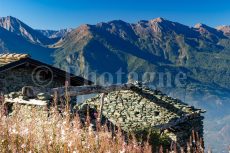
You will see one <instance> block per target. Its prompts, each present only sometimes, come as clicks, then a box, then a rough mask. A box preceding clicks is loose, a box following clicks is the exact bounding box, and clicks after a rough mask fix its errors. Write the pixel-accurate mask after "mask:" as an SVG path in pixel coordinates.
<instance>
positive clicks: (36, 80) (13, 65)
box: [0, 54, 92, 94]
mask: <svg viewBox="0 0 230 153" xmlns="http://www.w3.org/2000/svg"><path fill="white" fill-rule="evenodd" d="M67 80H68V82H69V85H72V86H82V85H89V84H92V82H90V81H88V80H86V79H84V78H82V77H79V76H74V75H73V74H69V73H67V72H65V71H63V70H60V69H58V68H55V67H53V66H50V65H48V64H45V63H42V62H40V61H37V60H34V59H32V58H31V57H30V56H29V55H27V54H0V92H1V93H4V94H8V93H10V92H15V91H20V90H21V89H22V87H24V86H34V87H44V88H55V87H60V86H64V85H65V82H66V81H67Z"/></svg>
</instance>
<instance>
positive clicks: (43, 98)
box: [37, 93, 52, 100]
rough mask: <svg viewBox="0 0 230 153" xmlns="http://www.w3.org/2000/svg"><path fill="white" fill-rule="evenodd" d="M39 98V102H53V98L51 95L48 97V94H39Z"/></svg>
mask: <svg viewBox="0 0 230 153" xmlns="http://www.w3.org/2000/svg"><path fill="white" fill-rule="evenodd" d="M37 98H38V99H39V100H51V99H52V96H51V95H48V94H46V93H39V94H38V95H37Z"/></svg>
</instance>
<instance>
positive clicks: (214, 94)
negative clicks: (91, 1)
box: [0, 16, 230, 149]
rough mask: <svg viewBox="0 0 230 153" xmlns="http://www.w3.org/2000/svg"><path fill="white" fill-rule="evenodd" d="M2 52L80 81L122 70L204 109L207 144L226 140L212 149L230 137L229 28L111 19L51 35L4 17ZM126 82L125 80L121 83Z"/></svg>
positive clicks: (0, 29) (0, 39) (1, 20)
mask: <svg viewBox="0 0 230 153" xmlns="http://www.w3.org/2000/svg"><path fill="white" fill-rule="evenodd" d="M0 52H16V53H29V54H30V55H32V57H33V58H35V59H38V60H41V61H43V62H46V63H49V64H52V65H54V66H56V67H59V68H61V69H64V70H66V67H69V68H71V69H70V71H71V72H72V73H76V74H78V75H82V76H86V75H87V72H89V73H91V72H95V73H96V74H97V75H98V76H100V75H103V74H105V72H106V73H107V72H109V73H110V74H111V75H112V76H116V74H117V72H118V71H120V70H121V71H122V72H124V74H129V73H131V72H136V73H137V74H138V76H139V79H140V78H141V81H145V82H147V83H151V84H154V85H155V87H156V88H160V89H161V90H164V91H165V92H167V93H168V94H170V95H171V96H174V97H177V98H181V99H182V100H184V101H185V102H188V103H190V104H194V105H196V106H199V107H202V108H205V109H207V111H208V113H207V115H206V117H207V120H206V123H205V124H206V125H208V126H207V129H206V130H207V133H208V134H209V135H208V136H207V143H208V144H211V143H212V142H211V140H210V137H209V136H212V137H213V138H214V137H216V138H219V139H220V140H224V141H225V142H223V143H215V144H212V145H214V146H215V148H218V149H219V148H221V147H222V148H224V147H226V146H227V145H229V144H227V143H228V142H230V137H229V136H228V135H225V134H224V133H226V132H227V133H230V125H229V124H228V123H229V121H230V113H229V106H230V102H229V100H230V77H229V76H230V66H229V65H230V26H218V27H216V28H213V27H210V26H207V25H205V24H200V23H199V24H196V25H195V26H194V27H189V26H186V25H183V24H180V23H177V22H172V21H169V20H166V19H163V18H156V19H153V20H149V21H146V20H141V21H139V22H137V23H127V22H124V21H121V20H114V21H111V22H107V23H104V22H101V23H98V24H96V25H89V24H85V25H81V26H79V27H77V28H75V29H62V30H56V31H55V30H37V29H33V28H31V27H29V26H28V25H26V24H25V23H23V22H22V21H20V20H19V19H16V18H14V17H11V16H8V17H2V18H0ZM73 66H76V67H73ZM145 72H154V73H156V74H161V73H163V74H168V73H169V74H171V77H172V80H174V79H175V77H176V75H177V74H179V73H181V72H183V73H185V74H186V76H187V79H186V80H185V85H184V86H177V84H176V83H175V82H173V83H172V84H171V85H170V86H163V87H162V86H157V84H158V82H159V79H154V80H150V81H149V78H147V77H140V76H143V75H144V74H145ZM129 79H130V78H129V77H128V76H127V75H125V76H124V77H122V80H121V82H127V81H129ZM93 81H96V80H93ZM97 81H98V80H97ZM107 81H110V82H117V81H118V80H107ZM223 118H224V119H223ZM213 119H215V122H216V123H219V124H216V123H215V122H214V121H213ZM227 121H228V122H227ZM214 123H215V124H214ZM218 125H220V126H218ZM217 126H218V128H217ZM217 129H218V130H219V131H220V132H217ZM223 132H224V133H223ZM212 137H211V138H212ZM223 137H224V138H223Z"/></svg>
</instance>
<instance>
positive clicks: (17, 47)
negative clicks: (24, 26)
mask: <svg viewBox="0 0 230 153" xmlns="http://www.w3.org/2000/svg"><path fill="white" fill-rule="evenodd" d="M3 52H4V53H10V52H11V53H27V54H30V55H32V56H33V58H35V59H37V60H41V61H43V62H47V63H50V64H52V62H53V58H52V57H51V54H52V53H53V49H50V48H47V47H44V46H40V45H38V44H34V43H31V42H30V41H27V39H25V38H24V37H22V36H19V35H17V34H15V33H12V32H9V31H7V30H5V29H3V28H1V27H0V53H3Z"/></svg>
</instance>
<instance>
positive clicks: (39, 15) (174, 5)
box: [0, 0, 230, 29]
mask: <svg viewBox="0 0 230 153" xmlns="http://www.w3.org/2000/svg"><path fill="white" fill-rule="evenodd" d="M9 15H11V16H14V17H17V18H19V19H20V20H22V21H24V22H25V23H26V24H28V25H29V26H31V27H33V28H39V29H60V28H68V27H73V28H74V27H77V26H79V25H81V24H85V23H87V24H95V23H98V22H102V21H104V22H106V21H110V20H116V19H121V20H124V21H127V22H132V23H134V22H137V21H138V20H149V19H153V18H156V17H164V18H166V19H168V20H172V21H177V22H180V23H183V24H186V25H189V26H193V25H194V24H196V23H200V22H201V23H205V24H207V25H209V26H213V27H215V26H217V25H230V0H113V1H112V0H0V16H9Z"/></svg>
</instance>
